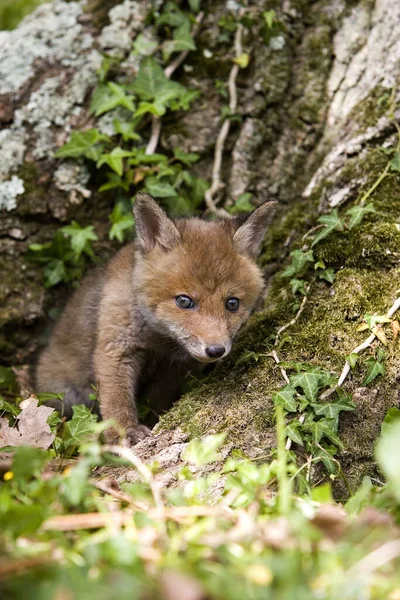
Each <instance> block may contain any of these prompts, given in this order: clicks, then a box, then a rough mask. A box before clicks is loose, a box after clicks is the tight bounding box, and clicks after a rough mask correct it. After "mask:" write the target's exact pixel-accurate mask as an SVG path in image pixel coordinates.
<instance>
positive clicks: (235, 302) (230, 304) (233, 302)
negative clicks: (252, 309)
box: [225, 296, 239, 312]
mask: <svg viewBox="0 0 400 600" xmlns="http://www.w3.org/2000/svg"><path fill="white" fill-rule="evenodd" d="M225 307H226V308H227V309H228V310H230V311H231V312H236V311H237V309H238V308H239V298H235V297H233V296H232V298H228V300H227V301H226V302H225Z"/></svg>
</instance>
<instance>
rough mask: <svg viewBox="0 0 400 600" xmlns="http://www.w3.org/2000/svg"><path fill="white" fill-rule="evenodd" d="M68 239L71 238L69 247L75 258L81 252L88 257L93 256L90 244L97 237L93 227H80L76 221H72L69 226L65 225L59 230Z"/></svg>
mask: <svg viewBox="0 0 400 600" xmlns="http://www.w3.org/2000/svg"><path fill="white" fill-rule="evenodd" d="M61 231H63V232H64V233H65V234H66V235H67V236H68V237H69V238H71V247H72V250H73V251H74V253H75V255H76V257H77V258H79V257H80V256H81V254H82V253H83V252H85V253H86V254H88V255H89V256H93V249H92V245H91V242H92V241H95V240H97V239H98V238H97V235H96V233H95V231H94V227H93V225H88V226H87V227H81V226H80V225H79V223H77V222H76V221H72V223H71V225H67V226H66V227H63V228H62V229H61Z"/></svg>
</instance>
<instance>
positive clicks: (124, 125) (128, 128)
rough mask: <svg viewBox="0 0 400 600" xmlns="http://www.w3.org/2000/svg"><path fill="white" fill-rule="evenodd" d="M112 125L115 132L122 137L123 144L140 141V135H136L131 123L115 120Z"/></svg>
mask: <svg viewBox="0 0 400 600" xmlns="http://www.w3.org/2000/svg"><path fill="white" fill-rule="evenodd" d="M113 125H114V129H115V132H116V133H119V135H122V139H123V140H124V142H129V141H130V140H135V141H140V140H141V139H142V138H141V137H140V135H139V134H138V133H136V131H135V126H134V123H133V122H132V121H122V120H121V119H115V120H114V122H113Z"/></svg>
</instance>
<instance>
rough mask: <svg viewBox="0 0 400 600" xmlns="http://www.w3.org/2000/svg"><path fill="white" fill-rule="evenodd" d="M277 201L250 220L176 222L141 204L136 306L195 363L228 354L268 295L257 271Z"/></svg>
mask: <svg viewBox="0 0 400 600" xmlns="http://www.w3.org/2000/svg"><path fill="white" fill-rule="evenodd" d="M275 205H276V202H267V203H264V204H262V205H261V206H259V207H258V208H256V209H255V210H254V211H253V212H252V213H251V214H250V215H249V216H248V217H247V218H246V219H245V220H243V219H240V220H239V219H232V220H228V219H226V220H224V219H219V220H216V221H204V220H202V219H198V218H189V219H179V220H172V219H170V218H169V217H168V216H167V215H166V213H165V212H164V211H163V210H162V209H161V208H160V207H159V206H158V204H157V203H156V202H155V201H154V200H153V199H152V198H151V197H150V196H148V195H147V194H144V193H140V194H138V195H137V197H136V202H135V207H134V213H135V222H136V235H137V249H138V251H137V260H136V266H135V274H134V285H135V289H136V292H137V294H138V298H137V300H138V305H139V306H140V308H141V310H142V311H143V313H144V315H145V318H146V320H147V321H148V322H149V324H150V325H151V326H152V327H153V328H155V329H156V330H158V331H160V332H162V333H163V334H165V335H167V336H168V337H170V338H173V339H174V340H175V341H177V342H178V343H179V345H180V346H181V347H183V348H184V349H185V350H186V352H187V353H188V354H189V355H190V356H191V357H193V358H195V359H196V360H198V361H201V362H213V361H215V360H217V359H219V358H223V357H225V356H226V355H227V354H229V352H230V350H231V347H232V340H233V338H234V336H235V334H236V332H237V331H238V329H239V327H240V326H241V325H242V323H244V321H246V320H247V319H248V317H249V315H250V312H251V310H252V308H253V307H254V305H255V303H256V301H257V299H258V298H259V296H260V293H261V291H262V288H263V277H262V273H261V270H260V269H259V267H258V266H257V265H256V262H255V260H256V258H257V255H258V253H259V249H260V246H261V242H262V239H263V236H264V233H265V231H266V229H267V227H268V226H269V224H270V222H271V220H272V217H273V215H274V212H275Z"/></svg>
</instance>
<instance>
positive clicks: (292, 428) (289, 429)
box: [285, 419, 304, 446]
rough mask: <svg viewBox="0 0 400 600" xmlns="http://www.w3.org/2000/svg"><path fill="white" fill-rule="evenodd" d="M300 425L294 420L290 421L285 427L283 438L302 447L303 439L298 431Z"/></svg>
mask: <svg viewBox="0 0 400 600" xmlns="http://www.w3.org/2000/svg"><path fill="white" fill-rule="evenodd" d="M299 427H300V423H299V421H296V420H295V419H294V420H293V421H290V422H289V423H288V424H287V425H286V427H285V436H286V437H288V438H289V439H291V440H292V442H294V443H295V444H299V445H300V446H303V443H304V442H303V438H302V437H301V433H300V431H299Z"/></svg>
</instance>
